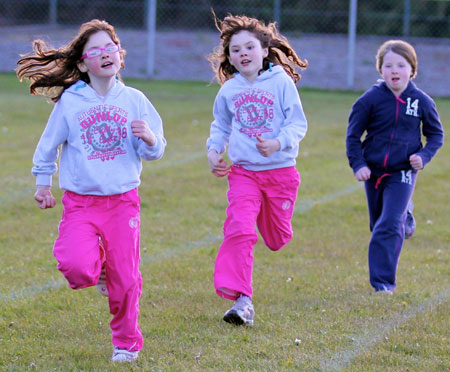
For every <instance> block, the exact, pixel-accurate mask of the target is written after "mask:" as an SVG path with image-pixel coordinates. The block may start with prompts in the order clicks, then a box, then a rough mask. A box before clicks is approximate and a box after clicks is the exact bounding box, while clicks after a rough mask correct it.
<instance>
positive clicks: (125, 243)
mask: <svg viewBox="0 0 450 372" xmlns="http://www.w3.org/2000/svg"><path fill="white" fill-rule="evenodd" d="M62 202H63V205H64V211H63V215H62V219H61V222H60V225H59V237H58V239H57V240H56V242H55V246H54V248H53V253H54V255H55V257H56V260H57V261H58V269H59V270H60V271H61V272H62V273H63V274H64V276H65V277H66V279H67V281H68V282H69V285H70V287H71V288H73V289H81V288H86V287H90V286H93V285H96V284H97V282H98V278H99V275H100V271H101V267H102V263H103V262H105V265H106V286H107V288H108V294H109V295H108V298H109V308H110V312H111V314H112V315H113V319H112V320H111V324H110V325H111V330H112V343H113V345H114V346H117V347H119V348H124V349H128V350H129V351H136V350H140V349H141V348H142V346H143V338H142V333H141V330H140V328H139V325H138V315H139V298H140V296H141V293H142V278H141V273H140V272H139V262H140V254H139V229H140V216H139V208H140V207H139V206H140V200H139V196H138V190H137V189H134V190H131V191H128V192H126V193H123V194H119V195H111V196H91V195H78V194H76V193H73V192H70V191H66V192H65V193H64V196H63V198H62ZM99 238H101V240H102V246H103V247H104V252H101V250H102V249H101V247H100V245H99Z"/></svg>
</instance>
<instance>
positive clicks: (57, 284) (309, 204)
mask: <svg viewBox="0 0 450 372" xmlns="http://www.w3.org/2000/svg"><path fill="white" fill-rule="evenodd" d="M202 155H204V154H202ZM198 156H199V154H193V155H192V157H198ZM192 157H191V159H192ZM187 161H189V160H186V162H187ZM177 164H180V162H177ZM167 166H170V165H167ZM361 186H362V184H360V183H358V184H356V185H351V186H348V187H346V188H345V189H342V190H339V191H337V192H334V193H331V194H328V195H325V196H324V197H322V198H320V199H318V200H314V201H313V200H300V202H299V205H298V206H297V207H296V208H295V209H294V213H301V214H302V213H305V212H307V211H309V210H310V209H312V208H314V207H315V206H317V205H320V204H321V203H323V202H327V201H331V200H334V199H337V198H339V197H341V196H343V195H347V194H349V193H352V192H354V191H355V190H357V189H359V188H360V187H361ZM221 239H222V235H207V236H206V237H204V238H203V239H200V240H197V241H194V242H190V243H187V244H185V245H182V246H180V247H177V248H174V249H170V250H166V251H164V252H161V253H156V254H153V255H151V256H143V257H142V258H141V262H142V263H144V264H146V263H152V262H158V261H161V260H164V259H168V258H172V257H175V256H177V255H180V254H184V253H186V252H189V251H191V250H192V249H194V248H197V247H202V246H205V245H207V244H211V243H216V242H218V241H220V240H221ZM65 285H67V284H66V282H65V281H64V280H63V279H61V280H57V281H55V280H52V281H50V282H48V283H46V284H44V285H42V286H31V287H24V288H22V289H20V290H18V291H11V292H10V293H9V294H1V293H0V301H2V302H4V301H8V300H17V299H23V298H26V297H28V296H32V295H36V294H39V293H43V292H47V291H49V290H51V289H58V288H61V287H63V286H65Z"/></svg>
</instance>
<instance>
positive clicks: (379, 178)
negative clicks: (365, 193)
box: [375, 173, 392, 190]
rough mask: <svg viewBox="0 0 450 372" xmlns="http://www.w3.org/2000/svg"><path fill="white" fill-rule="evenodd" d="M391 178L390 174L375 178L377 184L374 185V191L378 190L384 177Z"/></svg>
mask: <svg viewBox="0 0 450 372" xmlns="http://www.w3.org/2000/svg"><path fill="white" fill-rule="evenodd" d="M390 176H392V174H391V173H384V174H382V175H381V176H380V177H378V178H377V182H376V183H375V190H377V189H378V187H379V186H380V183H381V181H382V180H383V178H384V177H390Z"/></svg>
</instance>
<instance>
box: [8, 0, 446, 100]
mask: <svg viewBox="0 0 450 372" xmlns="http://www.w3.org/2000/svg"><path fill="white" fill-rule="evenodd" d="M352 7H353V9H354V10H355V12H354V14H353V15H354V19H353V21H354V25H355V31H356V37H355V38H354V40H355V44H354V45H352V44H351V40H352V39H351V38H349V37H348V33H349V24H351V20H352V18H351V17H352V15H351V14H352V13H351V12H350V10H351V9H352ZM211 9H214V11H215V13H216V15H217V16H218V17H219V18H223V17H224V16H225V15H226V14H228V13H232V14H246V15H249V16H254V17H257V18H260V19H262V20H265V21H276V22H277V23H278V25H279V28H280V30H281V32H282V33H284V34H285V35H286V36H287V37H288V38H289V40H290V42H291V44H292V45H293V46H294V48H295V49H296V51H297V52H298V54H299V55H300V57H301V58H306V59H308V61H309V64H310V65H309V67H308V69H307V70H305V71H304V73H303V79H302V80H301V82H300V85H303V86H310V87H319V88H327V89H346V88H351V89H357V90H362V89H366V88H367V87H368V86H370V85H371V84H372V83H374V82H375V81H376V79H377V78H378V76H377V73H376V71H375V67H374V61H375V60H374V57H375V53H376V50H377V48H378V46H379V45H380V44H381V43H382V42H383V41H385V40H387V39H389V38H401V39H404V40H407V41H409V42H410V43H411V44H413V45H414V46H415V48H416V50H417V52H418V55H419V75H418V77H417V78H416V81H417V83H418V85H419V86H421V87H422V88H423V89H424V90H426V91H428V92H429V93H430V94H432V95H439V96H444V95H445V96H450V39H449V38H450V0H396V1H393V0H359V1H358V0H15V1H10V0H0V32H1V39H0V40H1V43H0V45H1V46H2V50H3V56H2V59H1V62H0V70H1V71H11V70H13V69H14V68H15V62H16V61H17V59H18V56H19V54H20V53H26V52H28V51H29V50H30V48H31V41H32V40H33V39H35V38H43V39H44V40H46V41H48V42H50V43H51V44H53V45H55V46H59V45H62V44H65V43H67V42H69V41H70V40H71V39H72V37H73V36H74V34H75V33H76V31H77V29H78V27H79V25H80V24H81V23H83V22H86V21H88V20H91V19H93V18H99V19H105V20H107V21H108V22H110V23H111V24H112V25H114V26H115V27H116V29H117V31H118V33H119V37H120V38H121V42H122V45H123V47H124V48H125V49H127V53H128V54H127V57H126V68H125V70H124V71H123V76H125V77H126V76H135V77H151V78H155V79H177V80H205V81H210V80H211V79H212V78H213V76H212V72H211V69H210V67H209V65H208V62H207V61H206V58H205V56H206V55H207V54H208V53H209V52H211V50H212V49H213V48H214V47H215V46H216V45H217V43H218V42H219V38H218V32H217V30H215V28H214V20H213V16H212V13H211ZM349 48H350V49H349ZM348 66H352V69H348ZM349 74H351V75H352V76H349Z"/></svg>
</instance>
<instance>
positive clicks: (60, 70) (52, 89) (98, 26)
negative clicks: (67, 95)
mask: <svg viewBox="0 0 450 372" xmlns="http://www.w3.org/2000/svg"><path fill="white" fill-rule="evenodd" d="M99 31H105V32H106V33H107V34H108V35H109V36H110V37H111V40H112V41H113V42H114V43H115V44H117V45H120V40H119V38H118V36H117V34H116V31H115V30H114V27H113V26H111V25H110V24H109V23H108V22H106V21H100V20H98V19H93V20H91V21H89V22H86V23H83V24H82V25H81V27H80V29H79V31H78V34H77V36H76V37H75V38H74V39H73V40H72V41H71V42H70V43H69V44H67V45H66V46H63V47H61V48H59V49H52V48H49V47H48V45H47V44H46V43H45V41H42V40H34V41H33V51H32V52H30V53H28V54H24V55H21V57H22V58H21V59H19V61H18V62H17V65H18V66H19V67H17V69H16V74H17V76H18V78H19V80H20V81H22V79H24V78H25V79H28V80H30V81H31V84H30V93H31V94H33V95H35V94H41V95H43V96H46V97H49V98H50V99H51V100H52V101H53V102H58V101H59V99H60V98H61V96H62V94H63V93H64V91H65V90H66V89H67V88H68V87H70V86H71V85H72V84H74V83H75V82H77V81H78V80H83V81H85V82H86V83H88V84H89V82H90V79H89V75H88V74H87V73H86V72H81V71H80V70H79V69H78V63H79V62H80V61H81V55H82V54H83V49H84V46H85V45H86V43H87V42H88V40H89V37H90V36H91V35H93V34H95V33H97V32H99ZM119 53H120V54H121V57H122V58H121V60H122V62H121V66H120V67H121V68H124V67H125V65H124V62H123V57H124V56H125V54H126V51H125V50H124V49H121V50H120V52H119ZM118 77H119V78H120V75H119V74H118Z"/></svg>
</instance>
